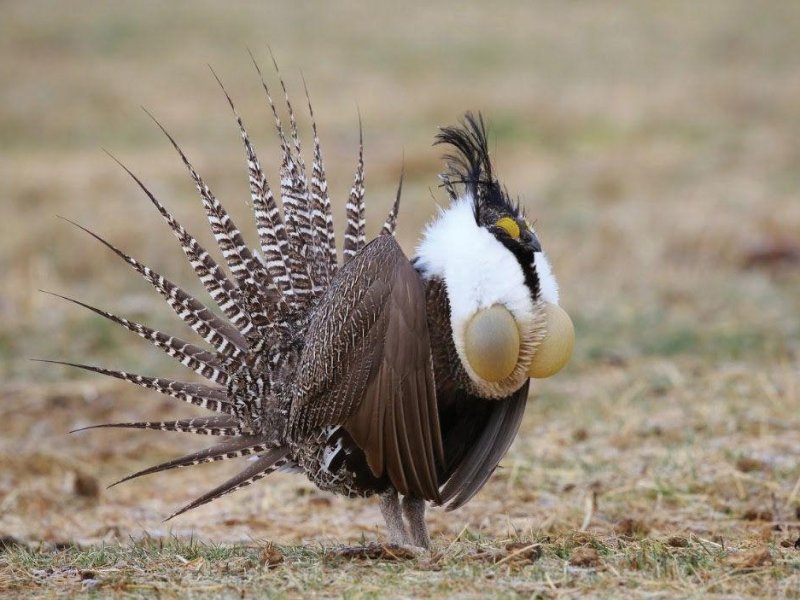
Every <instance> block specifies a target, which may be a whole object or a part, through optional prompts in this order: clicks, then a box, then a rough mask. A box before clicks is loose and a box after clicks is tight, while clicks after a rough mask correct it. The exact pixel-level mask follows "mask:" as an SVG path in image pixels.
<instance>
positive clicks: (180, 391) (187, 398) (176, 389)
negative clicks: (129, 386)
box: [34, 359, 234, 415]
mask: <svg viewBox="0 0 800 600" xmlns="http://www.w3.org/2000/svg"><path fill="white" fill-rule="evenodd" d="M34 360H36V361H37V362H43V363H50V364H54V365H66V366H68V367H76V368H78V369H83V370H85V371H92V372H94V373H99V374H100V375H107V376H109V377H116V378H117V379H122V380H123V381H129V382H130V383H133V384H135V385H138V386H139V387H143V388H147V389H149V390H155V391H157V392H160V393H161V394H164V395H165V396H171V397H172V398H176V399H178V400H182V401H183V402H186V403H188V404H194V405H195V406H199V407H200V408H205V409H206V410H210V411H212V412H218V413H223V414H227V415H233V414H234V409H233V405H232V404H231V403H230V402H228V395H227V392H226V390H225V389H224V388H220V387H211V386H208V385H203V384H202V383H189V382H185V381H174V380H172V379H163V378H161V377H147V376H145V375H138V374H136V373H128V372H127V371H118V370H115V369H106V368H104V367H97V366H94V365H84V364H81V363H73V362H67V361H62V360H44V359H34Z"/></svg>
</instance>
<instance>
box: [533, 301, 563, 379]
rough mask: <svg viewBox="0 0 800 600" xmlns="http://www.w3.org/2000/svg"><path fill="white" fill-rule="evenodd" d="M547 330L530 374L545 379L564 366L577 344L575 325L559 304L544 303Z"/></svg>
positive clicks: (537, 350) (534, 358)
mask: <svg viewBox="0 0 800 600" xmlns="http://www.w3.org/2000/svg"><path fill="white" fill-rule="evenodd" d="M544 311H545V319H546V323H547V324H546V331H547V333H546V334H545V337H544V339H543V340H542V342H541V344H539V347H538V348H537V349H536V354H534V355H533V361H532V362H531V368H530V371H528V375H530V376H531V377H535V378H537V379H543V378H545V377H550V376H551V375H555V374H556V373H558V372H559V371H560V370H561V369H563V368H564V365H566V364H567V363H568V362H569V359H570V357H571V356H572V348H573V347H574V346H575V327H573V325H572V319H570V318H569V315H568V314H567V313H566V311H565V310H564V309H563V308H561V307H560V306H558V305H557V304H550V303H549V302H547V303H545V305H544Z"/></svg>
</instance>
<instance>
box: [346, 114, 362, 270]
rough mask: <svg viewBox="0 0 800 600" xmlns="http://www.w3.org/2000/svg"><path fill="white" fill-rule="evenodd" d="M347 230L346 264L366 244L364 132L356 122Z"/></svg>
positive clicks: (359, 123) (347, 208)
mask: <svg viewBox="0 0 800 600" xmlns="http://www.w3.org/2000/svg"><path fill="white" fill-rule="evenodd" d="M346 211H347V228H346V229H345V232H344V262H345V263H346V262H348V261H349V260H350V259H351V258H353V257H354V256H355V255H356V253H357V252H358V251H359V250H361V248H363V247H364V244H365V243H366V235H365V231H366V217H365V210H364V132H363V129H362V127H361V119H360V118H359V120H358V165H357V166H356V175H355V178H354V179H353V187H352V189H351V190H350V197H349V198H348V199H347V207H346Z"/></svg>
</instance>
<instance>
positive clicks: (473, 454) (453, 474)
mask: <svg viewBox="0 0 800 600" xmlns="http://www.w3.org/2000/svg"><path fill="white" fill-rule="evenodd" d="M529 384H530V381H528V382H526V383H525V385H523V386H522V387H521V388H520V389H519V390H518V391H517V392H516V393H514V394H513V395H511V396H509V397H508V398H503V399H502V400H482V399H478V398H473V400H474V401H475V402H477V403H478V404H479V406H474V405H471V403H470V402H469V400H466V401H462V402H460V403H457V404H455V405H454V407H453V408H454V409H455V411H456V412H458V413H460V414H459V415H458V416H457V417H456V418H457V422H456V423H455V424H452V426H451V424H450V423H448V424H447V425H445V426H444V427H445V429H446V431H445V446H446V447H447V448H448V458H449V459H451V458H452V459H453V460H452V464H450V465H449V466H448V470H447V471H448V472H447V473H446V474H445V476H444V477H445V478H447V482H446V483H445V485H444V486H443V487H442V491H441V496H442V503H443V504H447V510H455V509H457V508H459V507H460V506H463V505H464V504H466V503H467V502H469V500H470V499H472V497H473V496H474V495H475V494H477V493H478V492H479V491H480V489H481V488H482V487H483V486H484V484H485V483H486V481H487V480H488V479H489V477H490V476H491V475H492V473H494V470H495V469H496V468H497V465H498V464H499V463H500V461H501V460H502V459H503V456H505V454H506V452H507V451H508V448H509V447H510V446H511V443H512V442H513V441H514V438H516V436H517V431H519V425H520V423H521V422H522V416H523V415H524V414H525V405H526V404H527V401H528V387H529ZM459 404H460V406H459ZM459 409H460V410H459ZM470 409H472V410H470ZM467 411H468V412H469V413H473V414H474V418H472V417H471V416H470V414H465V412H467ZM475 419H480V420H481V421H482V422H480V423H477V422H474V421H475ZM465 437H468V439H464V438H465ZM448 475H449V477H448Z"/></svg>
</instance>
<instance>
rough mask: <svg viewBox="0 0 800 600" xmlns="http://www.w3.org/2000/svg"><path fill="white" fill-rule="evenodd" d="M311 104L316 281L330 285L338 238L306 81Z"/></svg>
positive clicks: (312, 213)
mask: <svg viewBox="0 0 800 600" xmlns="http://www.w3.org/2000/svg"><path fill="white" fill-rule="evenodd" d="M303 86H304V88H305V92H306V100H307V102H308V114H309V116H310V117H311V131H312V133H313V135H314V160H313V163H312V165H311V224H312V226H313V231H314V236H315V244H314V250H315V253H314V254H315V255H314V267H315V277H320V278H323V279H324V282H325V284H326V285H327V284H328V283H329V282H330V281H331V279H332V278H333V275H334V274H335V273H336V267H337V259H336V237H335V235H334V231H333V213H332V211H331V199H330V197H329V196H328V181H327V179H326V177H325V165H324V163H323V162H322V151H321V149H320V144H319V133H318V132H317V123H316V121H315V120H314V109H313V108H312V107H311V96H310V95H309V93H308V86H307V85H306V82H305V80H303Z"/></svg>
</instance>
